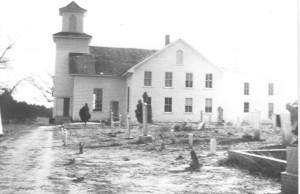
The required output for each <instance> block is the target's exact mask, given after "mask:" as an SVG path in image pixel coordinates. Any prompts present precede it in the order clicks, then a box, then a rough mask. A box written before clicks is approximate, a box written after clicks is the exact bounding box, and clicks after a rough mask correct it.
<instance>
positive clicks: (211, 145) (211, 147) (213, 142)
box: [209, 139, 217, 155]
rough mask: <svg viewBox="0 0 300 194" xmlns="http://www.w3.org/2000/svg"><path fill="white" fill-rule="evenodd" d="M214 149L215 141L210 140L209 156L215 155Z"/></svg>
mask: <svg viewBox="0 0 300 194" xmlns="http://www.w3.org/2000/svg"><path fill="white" fill-rule="evenodd" d="M216 147H217V142H216V139H210V145H209V148H210V149H209V153H210V154H211V155H215V154H216Z"/></svg>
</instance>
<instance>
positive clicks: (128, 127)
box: [126, 115, 131, 138]
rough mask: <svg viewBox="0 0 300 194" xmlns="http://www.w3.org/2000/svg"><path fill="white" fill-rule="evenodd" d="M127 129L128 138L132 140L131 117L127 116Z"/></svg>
mask: <svg viewBox="0 0 300 194" xmlns="http://www.w3.org/2000/svg"><path fill="white" fill-rule="evenodd" d="M126 127H127V134H126V136H127V138H131V135H130V115H127V117H126Z"/></svg>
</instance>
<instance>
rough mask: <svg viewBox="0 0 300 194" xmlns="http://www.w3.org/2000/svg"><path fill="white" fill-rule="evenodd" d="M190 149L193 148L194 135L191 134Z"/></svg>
mask: <svg viewBox="0 0 300 194" xmlns="http://www.w3.org/2000/svg"><path fill="white" fill-rule="evenodd" d="M189 148H191V149H192V148H193V134H191V133H190V134H189Z"/></svg>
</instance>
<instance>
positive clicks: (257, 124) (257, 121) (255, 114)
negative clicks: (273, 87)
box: [252, 110, 260, 140]
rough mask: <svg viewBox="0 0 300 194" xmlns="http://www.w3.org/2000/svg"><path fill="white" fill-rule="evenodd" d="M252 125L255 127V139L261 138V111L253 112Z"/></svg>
mask: <svg viewBox="0 0 300 194" xmlns="http://www.w3.org/2000/svg"><path fill="white" fill-rule="evenodd" d="M252 125H253V129H254V139H256V140H260V111H258V110H254V111H253V112H252Z"/></svg>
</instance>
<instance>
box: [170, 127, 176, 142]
mask: <svg viewBox="0 0 300 194" xmlns="http://www.w3.org/2000/svg"><path fill="white" fill-rule="evenodd" d="M170 134H171V141H172V144H174V143H176V141H175V137H174V129H171V133H170Z"/></svg>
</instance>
